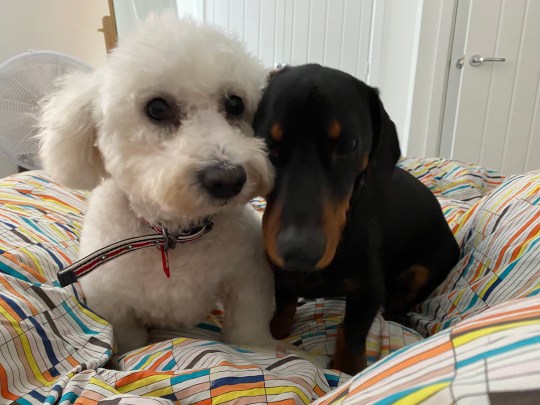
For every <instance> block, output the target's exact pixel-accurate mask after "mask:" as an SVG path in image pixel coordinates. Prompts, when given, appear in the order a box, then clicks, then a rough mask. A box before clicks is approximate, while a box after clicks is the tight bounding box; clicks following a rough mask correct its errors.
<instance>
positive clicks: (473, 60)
mask: <svg viewBox="0 0 540 405" xmlns="http://www.w3.org/2000/svg"><path fill="white" fill-rule="evenodd" d="M505 61H506V58H484V57H483V56H480V55H473V56H471V57H470V58H469V63H470V64H471V65H472V66H480V65H481V64H482V63H484V62H505Z"/></svg>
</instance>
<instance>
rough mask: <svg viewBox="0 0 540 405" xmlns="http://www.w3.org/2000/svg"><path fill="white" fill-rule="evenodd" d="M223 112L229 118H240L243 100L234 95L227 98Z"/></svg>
mask: <svg viewBox="0 0 540 405" xmlns="http://www.w3.org/2000/svg"><path fill="white" fill-rule="evenodd" d="M225 111H226V112H227V114H228V115H229V116H231V117H234V118H237V117H240V116H241V115H242V113H243V112H244V100H242V99H241V98H240V97H238V96H234V95H232V96H229V97H227V98H226V99H225Z"/></svg>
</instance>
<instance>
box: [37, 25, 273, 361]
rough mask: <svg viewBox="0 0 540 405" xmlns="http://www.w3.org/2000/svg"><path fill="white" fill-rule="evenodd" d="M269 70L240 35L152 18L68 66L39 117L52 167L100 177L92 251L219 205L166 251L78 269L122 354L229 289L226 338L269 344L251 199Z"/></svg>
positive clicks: (78, 180) (85, 248) (63, 177)
mask: <svg viewBox="0 0 540 405" xmlns="http://www.w3.org/2000/svg"><path fill="white" fill-rule="evenodd" d="M263 82H264V71H263V68H262V66H261V65H260V64H259V62H258V61H257V60H255V59H254V58H253V57H251V56H250V55H249V54H248V53H247V52H246V51H245V49H244V48H243V45H242V44H241V43H239V42H237V41H236V40H233V39H231V38H228V37H227V36H225V35H224V34H223V33H222V32H220V31H219V30H217V29H215V28H213V27H210V26H207V25H200V24H197V23H195V22H193V21H191V20H178V19H177V18H172V17H171V16H167V17H154V18H151V19H149V20H148V21H146V22H145V23H143V24H142V25H141V26H139V27H138V29H137V30H136V32H135V33H134V34H133V35H132V36H131V37H128V38H126V39H125V40H123V41H122V42H121V43H120V46H119V47H118V49H116V50H115V51H114V52H113V54H112V55H111V56H110V57H109V60H108V62H107V64H106V65H105V66H104V67H103V68H101V69H99V70H97V71H95V72H92V73H90V74H74V75H71V76H68V77H67V78H65V79H64V80H63V81H62V82H61V83H60V87H59V89H58V91H56V92H55V93H54V94H53V95H52V96H51V97H50V98H49V99H48V100H47V101H46V102H45V103H44V107H43V115H42V118H41V121H40V127H41V132H40V140H41V158H42V161H43V165H44V168H45V169H46V170H47V171H48V172H49V173H50V174H51V175H52V176H53V177H54V178H56V179H57V180H58V181H60V182H62V183H64V184H65V185H67V186H70V187H74V188H84V189H89V190H90V189H93V192H92V194H91V197H90V199H89V202H88V211H87V213H86V216H85V220H84V226H83V232H82V236H81V245H80V255H81V257H82V256H85V255H87V254H90V253H92V252H94V251H95V250H97V249H99V248H102V247H104V246H106V245H109V244H111V243H115V242H118V241H120V240H123V239H126V238H130V237H134V236H138V235H148V234H151V233H152V232H154V231H153V230H152V229H151V228H149V227H148V226H147V225H145V224H143V222H142V221H141V219H144V220H146V221H147V222H148V223H150V224H153V225H160V226H163V227H166V228H167V230H168V232H169V233H170V234H178V233H180V232H182V231H183V230H185V229H186V228H189V227H193V226H196V225H200V224H201V222H202V221H203V219H204V218H206V217H208V216H212V221H213V223H214V227H213V230H212V231H211V232H209V233H208V234H206V235H205V236H204V237H202V238H201V239H199V240H197V241H195V242H192V243H190V244H186V245H181V246H178V247H176V249H174V250H170V251H169V253H168V255H169V261H170V268H171V277H170V278H167V277H166V276H165V275H164V272H163V268H162V261H161V259H162V258H161V254H160V252H159V251H158V250H157V249H156V248H147V249H142V250H138V251H135V252H132V253H128V254H126V255H124V256H122V257H120V258H116V259H114V260H112V261H110V262H108V263H107V264H105V265H103V266H101V267H99V268H97V269H96V270H95V271H93V272H91V273H89V274H88V275H86V276H84V277H82V278H81V279H80V283H81V286H82V289H83V292H84V294H85V296H86V299H87V303H88V305H89V307H90V308H92V309H93V310H95V311H96V312H97V313H98V314H100V315H101V316H103V317H104V318H105V319H107V320H108V321H109V322H111V323H112V325H113V330H114V333H115V338H116V341H117V345H118V349H119V351H120V352H121V353H123V352H126V351H128V350H132V349H135V348H137V347H141V346H143V345H144V344H145V343H146V342H147V338H148V335H147V331H146V329H145V328H146V327H147V326H160V327H175V326H179V325H182V326H191V325H194V324H196V323H198V322H200V321H202V320H204V319H205V316H206V315H207V314H208V313H209V312H210V311H211V310H212V309H213V308H215V305H216V302H218V301H219V300H220V299H222V300H223V304H224V306H225V320H224V325H223V334H224V338H225V340H226V341H228V342H231V343H236V344H246V345H256V346H261V345H266V344H268V343H270V342H271V336H270V332H269V326H268V325H269V321H270V318H271V316H272V312H273V279H272V274H271V270H270V268H269V266H268V264H267V262H266V258H265V255H264V249H263V242H262V238H261V231H260V219H259V216H258V215H257V213H256V212H255V210H254V209H253V208H252V207H251V206H249V205H248V204H246V203H247V202H248V201H249V200H250V198H252V197H254V196H257V195H263V194H264V193H266V192H267V191H268V189H269V188H270V187H271V185H272V181H273V173H272V169H271V166H270V164H269V162H268V160H267V158H266V153H265V149H264V146H263V143H262V142H261V141H259V140H257V139H255V138H254V137H253V132H252V129H251V121H252V118H253V114H254V112H255V109H256V106H257V103H258V101H259V98H260V93H261V88H262V86H263V84H264V83H263Z"/></svg>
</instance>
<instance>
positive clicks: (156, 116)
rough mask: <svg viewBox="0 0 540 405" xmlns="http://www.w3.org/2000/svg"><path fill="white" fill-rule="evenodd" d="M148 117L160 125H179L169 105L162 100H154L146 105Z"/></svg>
mask: <svg viewBox="0 0 540 405" xmlns="http://www.w3.org/2000/svg"><path fill="white" fill-rule="evenodd" d="M146 115H147V116H148V118H150V119H151V120H152V121H154V122H156V123H158V124H174V125H178V124H179V120H178V117H177V116H176V114H175V112H174V110H173V109H172V108H171V106H170V105H169V103H168V102H167V101H165V100H164V99H162V98H154V99H152V100H150V101H149V102H148V104H146Z"/></svg>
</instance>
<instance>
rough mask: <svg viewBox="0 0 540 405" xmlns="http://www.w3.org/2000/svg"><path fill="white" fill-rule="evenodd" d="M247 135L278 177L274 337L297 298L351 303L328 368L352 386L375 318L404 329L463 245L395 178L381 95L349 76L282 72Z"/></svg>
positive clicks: (273, 223) (394, 148)
mask: <svg viewBox="0 0 540 405" xmlns="http://www.w3.org/2000/svg"><path fill="white" fill-rule="evenodd" d="M254 128H255V133H256V135H257V136H258V137H261V138H264V139H265V140H266V142H267V146H268V149H269V153H270V158H271V161H272V163H273V165H274V167H275V170H276V183H275V187H274V189H273V191H272V192H271V193H270V194H269V195H268V196H267V199H268V205H267V209H266V212H265V214H264V217H263V232H264V237H265V244H266V251H267V255H268V258H269V260H270V261H271V263H272V265H273V268H274V273H275V280H276V312H275V314H274V318H273V319H272V324H271V328H272V333H273V335H274V337H275V338H283V337H285V336H287V335H288V334H290V330H291V327H292V324H293V319H294V314H295V311H296V307H297V302H298V298H299V297H304V298H308V299H312V298H320V297H346V312H345V317H344V319H343V323H342V325H341V326H340V328H339V329H338V335H337V341H336V352H335V354H334V357H333V358H332V362H331V367H333V368H336V369H339V370H341V371H344V372H346V373H349V374H354V373H356V372H358V371H360V370H361V369H363V368H364V367H365V366H366V361H365V344H366V336H367V333H368V330H369V328H370V326H371V324H372V322H373V319H374V318H375V315H376V313H377V311H378V310H379V309H380V308H381V307H384V311H385V312H384V314H385V317H387V318H388V319H393V320H401V321H402V320H404V319H405V315H406V313H407V312H408V311H409V310H410V309H411V307H412V306H413V305H415V304H417V303H419V302H421V301H422V300H424V299H425V298H426V297H427V296H428V295H429V293H430V292H432V291H433V290H434V288H435V287H436V286H437V285H438V284H440V283H441V282H442V281H443V280H444V279H445V277H446V276H447V274H448V272H449V271H450V269H451V268H452V267H453V266H454V265H455V264H456V262H457V260H458V256H459V248H458V245H457V243H456V241H455V239H454V236H453V235H452V232H451V231H450V229H449V227H448V224H447V223H446V221H445V218H444V216H443V213H442V211H441V208H440V205H439V203H438V202H437V200H436V198H435V197H434V196H433V194H432V193H431V191H430V190H429V189H428V188H427V187H425V186H424V185H423V184H422V183H421V182H420V181H419V180H417V179H416V178H415V177H413V176H412V175H411V174H409V173H407V172H405V171H404V170H402V169H399V168H396V166H395V165H396V163H397V160H398V158H399V156H400V149H399V143H398V138H397V133H396V129H395V126H394V123H393V122H392V121H391V120H390V118H389V117H388V114H387V113H386V111H385V109H384V107H383V105H382V103H381V101H380V99H379V95H378V92H377V91H376V90H375V89H373V88H371V87H369V86H368V85H366V84H364V83H362V82H361V81H359V80H357V79H355V78H354V77H353V76H351V75H349V74H346V73H344V72H340V71H338V70H334V69H330V68H325V67H322V66H320V65H311V64H310V65H303V66H298V67H286V68H284V69H282V70H280V71H278V72H277V73H275V74H273V75H272V76H271V78H270V79H269V82H268V86H267V88H266V90H265V92H264V95H263V98H262V101H261V103H260V106H259V109H258V111H257V113H256V115H255V120H254Z"/></svg>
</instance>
